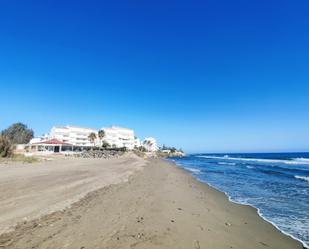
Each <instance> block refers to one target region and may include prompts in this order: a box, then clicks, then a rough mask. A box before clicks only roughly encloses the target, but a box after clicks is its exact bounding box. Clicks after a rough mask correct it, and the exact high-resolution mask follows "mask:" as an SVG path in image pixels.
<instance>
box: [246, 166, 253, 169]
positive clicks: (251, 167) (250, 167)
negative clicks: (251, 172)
mask: <svg viewBox="0 0 309 249" xmlns="http://www.w3.org/2000/svg"><path fill="white" fill-rule="evenodd" d="M246 168H247V169H254V167H253V166H246Z"/></svg>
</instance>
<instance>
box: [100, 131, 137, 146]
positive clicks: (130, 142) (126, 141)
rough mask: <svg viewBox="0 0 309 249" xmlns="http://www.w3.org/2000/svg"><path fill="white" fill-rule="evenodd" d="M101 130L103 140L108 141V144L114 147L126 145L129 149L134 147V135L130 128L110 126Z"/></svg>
mask: <svg viewBox="0 0 309 249" xmlns="http://www.w3.org/2000/svg"><path fill="white" fill-rule="evenodd" d="M101 130H103V131H104V132H105V136H104V138H103V140H104V141H105V142H107V143H109V145H110V146H112V147H116V148H122V147H126V148H127V149H129V150H132V149H134V146H135V137H134V131H133V130H132V129H128V128H123V127H119V126H111V127H108V128H102V129H101Z"/></svg>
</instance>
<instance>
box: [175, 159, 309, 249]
mask: <svg viewBox="0 0 309 249" xmlns="http://www.w3.org/2000/svg"><path fill="white" fill-rule="evenodd" d="M172 163H174V164H175V166H176V167H178V165H177V164H176V163H175V162H172ZM178 168H180V167H178ZM180 169H183V170H184V171H186V173H188V174H190V175H191V176H192V177H193V178H194V179H195V180H197V181H199V182H201V183H202V184H206V185H207V186H208V187H209V188H212V189H214V190H216V191H219V192H221V193H223V194H224V195H225V197H226V198H227V199H228V200H229V202H232V203H235V204H237V205H242V206H247V207H249V208H253V209H254V210H255V211H256V214H257V215H258V216H259V217H260V218H261V219H263V220H264V221H265V222H267V223H270V224H271V225H272V226H274V227H275V228H276V229H277V230H278V232H280V233H282V234H284V235H286V236H288V237H291V238H292V239H294V240H296V241H298V242H300V243H301V244H302V245H303V248H304V249H309V246H308V245H307V244H306V243H305V242H304V241H302V240H301V239H298V238H296V237H295V236H293V235H292V234H289V233H287V232H285V231H283V230H281V229H280V228H279V227H278V226H277V225H276V224H275V223H274V222H272V221H270V220H268V219H267V218H265V217H264V216H263V214H262V213H261V210H260V209H259V208H257V207H255V206H253V205H251V204H248V203H241V202H237V201H235V200H233V199H232V198H231V197H230V196H229V195H228V194H227V193H226V192H224V191H222V190H220V189H217V188H216V187H214V186H212V185H211V184H210V183H208V182H206V181H202V180H199V179H198V178H195V177H194V176H193V175H192V172H191V171H190V170H187V169H185V168H180Z"/></svg>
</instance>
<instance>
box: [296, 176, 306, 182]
mask: <svg viewBox="0 0 309 249" xmlns="http://www.w3.org/2000/svg"><path fill="white" fill-rule="evenodd" d="M294 177H295V178H296V179H300V180H303V181H305V182H309V177H308V176H294Z"/></svg>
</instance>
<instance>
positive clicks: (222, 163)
mask: <svg viewBox="0 0 309 249" xmlns="http://www.w3.org/2000/svg"><path fill="white" fill-rule="evenodd" d="M218 164H221V165H232V166H234V165H236V163H225V162H218Z"/></svg>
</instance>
